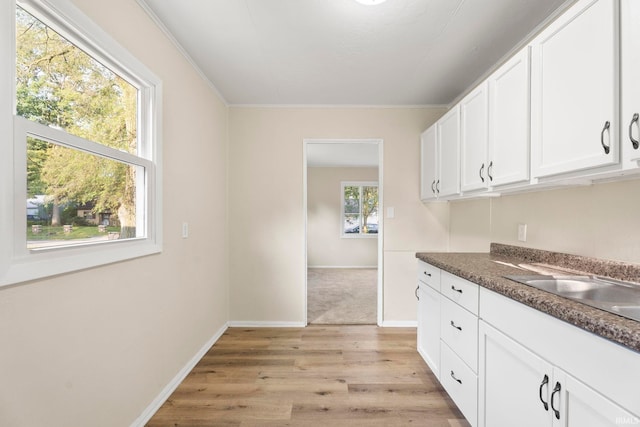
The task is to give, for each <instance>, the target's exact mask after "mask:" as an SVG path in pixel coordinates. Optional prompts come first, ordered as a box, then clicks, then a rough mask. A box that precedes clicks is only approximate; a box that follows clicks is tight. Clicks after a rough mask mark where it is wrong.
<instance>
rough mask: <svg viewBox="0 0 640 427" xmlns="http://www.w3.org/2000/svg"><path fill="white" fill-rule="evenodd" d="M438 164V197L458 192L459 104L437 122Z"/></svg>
mask: <svg viewBox="0 0 640 427" xmlns="http://www.w3.org/2000/svg"><path fill="white" fill-rule="evenodd" d="M436 127H437V140H438V160H439V161H438V165H439V175H440V178H439V179H438V180H436V185H435V187H436V191H437V192H438V197H448V196H453V195H456V194H459V193H460V105H456V106H455V107H453V108H452V109H451V110H449V111H448V112H447V114H445V115H444V116H443V117H442V118H441V119H440V120H438V122H437V123H436Z"/></svg>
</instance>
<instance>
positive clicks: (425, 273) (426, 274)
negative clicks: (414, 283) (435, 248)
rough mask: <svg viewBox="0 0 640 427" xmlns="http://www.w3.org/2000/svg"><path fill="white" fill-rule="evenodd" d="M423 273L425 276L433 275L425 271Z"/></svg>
mask: <svg viewBox="0 0 640 427" xmlns="http://www.w3.org/2000/svg"><path fill="white" fill-rule="evenodd" d="M423 273H424V275H425V276H429V277H431V273H427V272H426V271H423Z"/></svg>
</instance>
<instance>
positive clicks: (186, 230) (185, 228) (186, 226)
mask: <svg viewBox="0 0 640 427" xmlns="http://www.w3.org/2000/svg"><path fill="white" fill-rule="evenodd" d="M187 237H189V223H188V222H183V223H182V238H183V239H186V238H187Z"/></svg>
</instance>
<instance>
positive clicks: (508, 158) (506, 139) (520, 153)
mask: <svg viewBox="0 0 640 427" xmlns="http://www.w3.org/2000/svg"><path fill="white" fill-rule="evenodd" d="M529 56H530V48H529V47H526V48H525V49H523V50H522V51H520V52H519V53H518V54H516V55H515V56H514V57H513V58H511V59H510V60H509V61H507V62H506V63H505V64H504V65H503V66H502V67H500V68H499V69H498V70H497V71H496V72H495V73H493V74H492V75H491V76H490V77H489V141H490V143H489V165H488V166H487V168H488V170H487V175H488V177H489V181H490V182H489V184H490V185H493V186H497V185H504V184H513V183H516V182H524V181H528V180H529V163H530V162H529V135H530V126H529V125H530V123H531V120H530V117H531V115H530V108H529V106H530V96H529V94H530V84H529V83H530V81H531V79H530V72H529V71H530V68H529Z"/></svg>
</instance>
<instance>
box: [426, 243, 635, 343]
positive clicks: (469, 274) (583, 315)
mask: <svg viewBox="0 0 640 427" xmlns="http://www.w3.org/2000/svg"><path fill="white" fill-rule="evenodd" d="M416 258H418V259H419V260H422V261H424V262H426V263H428V264H431V265H433V266H434V267H437V268H440V269H441V270H444V271H447V272H449V273H451V274H454V275H456V276H459V277H462V278H463V279H466V280H469V281H470V282H473V283H477V284H478V285H479V286H482V287H484V288H486V289H489V290H491V291H494V292H497V293H499V294H501V295H503V296H505V297H507V298H510V299H512V300H514V301H517V302H520V303H522V304H524V305H526V306H528V307H531V308H533V309H536V310H538V311H540V312H542V313H545V314H548V315H550V316H552V317H555V318H557V319H559V320H562V321H565V322H567V323H570V324H572V325H574V326H576V327H578V328H581V329H583V330H586V331H588V332H591V333H593V334H595V335H598V336H600V337H602V338H605V339H608V340H610V341H612V342H614V343H616V344H619V345H622V346H624V347H626V348H629V349H630V350H633V351H636V352H640V322H637V321H634V320H631V319H627V318H624V317H621V316H618V315H616V314H613V313H609V312H607V311H604V310H600V309H598V308H595V307H591V306H587V305H585V304H581V303H579V302H577V301H573V300H570V299H567V298H564V297H561V296H558V295H554V294H551V293H549V292H545V291H542V290H539V289H536V288H533V287H531V286H527V285H524V284H520V283H517V282H514V281H512V280H509V279H506V278H504V277H503V276H505V275H513V274H523V271H522V270H521V269H519V268H518V267H517V265H518V264H520V263H522V262H523V260H522V259H521V258H514V257H510V256H506V255H503V254H495V253H493V254H492V253H449V252H434V253H431V252H417V253H416ZM524 261H529V260H524Z"/></svg>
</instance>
